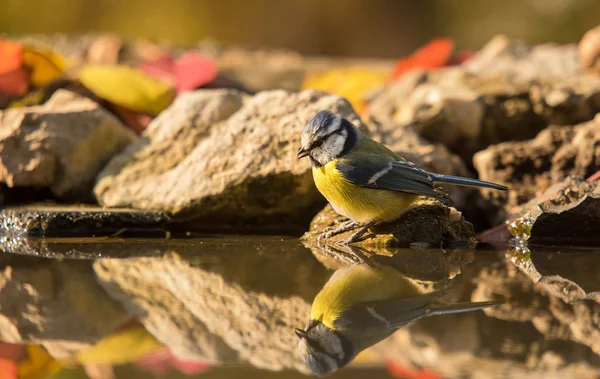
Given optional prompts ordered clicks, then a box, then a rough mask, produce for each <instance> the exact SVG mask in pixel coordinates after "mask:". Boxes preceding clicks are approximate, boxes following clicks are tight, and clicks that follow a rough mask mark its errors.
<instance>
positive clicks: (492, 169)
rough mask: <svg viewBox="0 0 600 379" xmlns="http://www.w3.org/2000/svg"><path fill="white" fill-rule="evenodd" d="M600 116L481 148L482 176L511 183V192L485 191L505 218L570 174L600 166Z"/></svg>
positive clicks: (581, 173) (477, 156)
mask: <svg viewBox="0 0 600 379" xmlns="http://www.w3.org/2000/svg"><path fill="white" fill-rule="evenodd" d="M599 141H600V118H599V117H596V118H594V120H592V121H589V122H586V123H583V124H579V125H575V126H562V127H558V126H552V127H549V128H547V129H545V130H544V131H542V132H540V133H539V134H538V135H537V136H536V137H535V138H534V139H532V140H529V141H523V142H505V143H501V144H498V145H493V146H490V147H489V148H487V149H485V150H483V151H480V152H478V153H477V154H475V156H474V158H473V163H474V164H475V168H476V169H477V171H478V172H479V177H480V178H481V179H483V180H488V181H492V182H496V183H501V184H504V185H506V186H508V187H509V189H510V190H509V191H508V192H507V193H492V192H491V191H488V190H484V191H482V193H483V196H484V197H486V198H487V199H489V200H490V201H491V202H493V203H494V204H496V206H497V207H498V208H499V209H501V211H500V212H499V214H498V215H497V216H496V217H497V218H498V219H503V218H504V217H505V216H506V214H514V213H516V212H517V211H518V209H519V208H518V206H520V205H522V204H524V203H525V202H527V201H529V200H531V199H534V198H536V197H538V196H540V195H541V194H542V193H543V192H544V191H546V190H547V189H548V188H549V187H550V186H551V185H552V184H553V183H558V182H560V181H562V180H563V179H565V178H566V177H567V176H569V175H576V176H581V177H584V178H587V177H589V176H590V175H592V174H594V173H595V172H597V171H598V170H600V154H599V153H598V148H597V145H598V143H599Z"/></svg>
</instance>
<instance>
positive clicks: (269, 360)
mask: <svg viewBox="0 0 600 379" xmlns="http://www.w3.org/2000/svg"><path fill="white" fill-rule="evenodd" d="M256 253H257V252H256V251H248V250H246V251H243V252H242V251H240V252H225V251H224V252H223V253H222V254H195V255H194V256H193V257H189V258H184V257H181V256H179V255H176V254H170V255H167V256H164V257H162V258H134V259H126V260H100V261H97V262H96V264H95V269H96V273H97V275H98V277H99V279H100V280H101V282H102V284H103V286H104V287H105V289H106V290H107V291H108V293H109V294H110V295H111V296H112V297H113V298H115V299H117V300H118V301H120V302H121V303H123V304H124V305H125V307H126V308H127V309H129V310H131V311H133V312H134V313H136V315H137V316H138V317H139V319H140V321H141V322H142V323H143V324H144V326H145V327H146V328H147V329H148V331H149V332H150V333H151V334H153V335H154V336H155V337H156V338H157V339H158V340H159V341H161V342H163V343H164V344H166V345H167V346H168V347H169V348H170V349H171V350H172V351H173V352H174V353H175V354H176V355H177V356H179V357H181V358H188V359H191V358H194V359H199V360H203V361H212V362H232V361H241V362H244V361H246V362H249V363H251V364H253V365H256V366H258V367H262V368H267V369H272V370H281V369H284V368H296V369H300V370H305V368H304V364H303V363H302V362H301V361H300V359H299V357H298V356H297V353H296V346H297V339H296V336H295V335H294V332H293V328H294V327H300V326H302V325H303V324H304V322H306V318H307V316H308V314H309V311H310V302H311V301H312V298H313V297H314V295H315V294H316V293H317V292H318V291H319V289H320V287H321V285H322V284H323V282H324V281H325V279H326V276H327V274H326V272H325V269H324V268H322V267H321V266H320V265H319V263H318V262H317V261H315V260H314V258H312V257H311V256H310V254H308V252H307V251H306V250H305V249H303V248H299V247H296V249H287V250H285V251H275V250H270V251H267V252H265V253H264V254H260V255H257V254H256Z"/></svg>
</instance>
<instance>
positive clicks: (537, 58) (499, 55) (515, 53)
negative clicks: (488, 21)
mask: <svg viewBox="0 0 600 379" xmlns="http://www.w3.org/2000/svg"><path fill="white" fill-rule="evenodd" d="M464 66H465V69H466V70H467V72H469V73H471V74H474V75H496V74H500V75H503V76H518V77H519V78H521V79H537V78H564V77H567V76H572V75H578V74H581V73H582V70H581V68H580V66H579V57H578V53H577V45H575V44H568V45H557V44H541V45H535V46H529V45H527V44H525V43H523V42H521V41H516V40H510V39H509V38H507V37H505V36H502V35H500V36H497V37H495V38H493V39H492V40H491V41H490V42H488V43H487V45H485V46H484V47H483V49H481V50H480V51H479V52H478V53H477V54H475V56H474V57H473V58H472V59H470V60H468V61H467V62H466V63H465V64H464Z"/></svg>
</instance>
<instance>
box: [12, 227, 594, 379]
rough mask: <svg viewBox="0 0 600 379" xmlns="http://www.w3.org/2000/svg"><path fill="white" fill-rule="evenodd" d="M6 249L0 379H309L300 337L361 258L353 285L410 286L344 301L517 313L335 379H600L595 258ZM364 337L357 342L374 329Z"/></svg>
mask: <svg viewBox="0 0 600 379" xmlns="http://www.w3.org/2000/svg"><path fill="white" fill-rule="evenodd" d="M0 248H1V250H2V251H3V253H2V254H1V255H0V266H1V267H0V270H1V271H0V340H1V341H2V344H0V347H1V349H0V364H2V366H0V369H2V370H3V371H2V372H3V373H4V374H3V375H5V376H2V375H0V378H5V377H6V378H9V377H11V376H6V375H7V374H6V373H9V372H14V371H16V372H17V373H18V375H19V376H20V377H30V378H34V377H48V378H86V377H93V378H115V377H116V378H152V377H157V375H158V377H161V375H162V377H168V378H183V377H187V378H189V377H200V376H202V377H206V378H241V377H244V378H253V377H256V378H296V377H298V378H300V377H305V375H307V374H309V370H308V368H307V366H306V365H305V363H304V362H303V360H302V359H301V357H300V354H299V350H298V341H299V338H298V336H297V335H296V333H295V332H294V330H295V329H296V328H300V329H303V328H305V327H306V325H307V323H308V322H309V320H310V316H311V305H312V303H313V300H314V299H315V297H316V296H317V294H319V292H320V291H322V290H323V287H324V285H325V284H326V283H327V281H328V279H329V278H330V277H331V275H332V273H334V272H336V270H349V269H348V267H349V265H352V264H355V263H356V262H357V261H358V260H359V259H357V257H360V259H362V260H363V261H364V262H366V263H364V262H363V263H360V265H355V266H352V267H353V268H352V270H354V267H359V266H360V267H364V269H363V271H364V270H367V271H368V272H371V271H372V272H375V273H377V272H381V271H382V270H387V271H390V270H393V271H394V274H393V275H392V276H393V277H394V278H395V279H393V280H392V279H389V276H378V278H382V279H381V280H380V282H379V283H377V284H376V285H377V286H379V287H374V286H375V284H373V283H369V284H368V285H367V284H365V282H364V281H363V280H362V279H355V276H352V275H351V276H348V277H347V278H346V279H344V283H343V285H341V286H339V287H336V288H340V289H338V290H335V291H347V290H348V288H363V289H364V288H378V290H377V291H372V292H375V293H379V294H381V293H384V292H390V288H393V289H394V291H395V292H394V293H404V295H402V296H403V297H404V298H411V299H412V298H419V296H423V295H427V294H429V293H431V292H433V291H441V292H440V296H439V298H438V297H436V300H435V301H436V302H437V301H441V302H443V303H446V304H453V303H458V302H475V301H487V300H495V301H498V302H502V304H500V305H498V306H496V307H491V308H487V309H485V310H477V311H473V312H468V313H460V314H448V315H435V316H431V317H425V318H422V319H420V320H419V321H416V322H414V323H411V324H410V325H408V326H405V327H403V328H401V329H400V330H399V331H397V332H395V333H393V335H391V336H390V337H389V338H387V339H384V340H383V341H382V342H380V343H378V344H375V345H374V346H372V347H369V348H366V349H365V350H364V351H362V352H361V353H360V354H359V355H358V356H357V357H356V358H355V359H354V360H352V362H351V363H350V364H349V365H348V367H345V368H343V369H341V370H339V371H338V372H337V373H335V374H333V376H332V377H334V378H335V377H338V378H342V377H344V378H366V377H368V378H389V377H394V376H395V377H405V378H443V377H448V378H453V377H481V378H487V377H490V378H501V377H505V378H519V377H528V378H537V377H540V378H542V377H543V378H553V377H556V378H571V377H573V378H588V377H589V378H593V377H598V375H599V374H600V357H599V354H600V321H598V320H600V304H599V301H600V275H599V274H598V272H599V269H598V268H599V267H600V254H599V253H598V252H597V251H593V250H573V249H567V250H565V249H560V248H553V249H536V248H526V247H523V246H519V247H512V248H510V247H507V248H502V249H492V248H489V249H478V250H459V249H457V250H442V249H438V250H431V249H430V250H420V249H385V248H382V249H377V250H369V249H357V248H352V249H351V248H348V247H341V246H324V245H319V244H318V243H316V242H314V243H303V242H301V241H300V240H298V239H296V238H291V237H250V236H205V235H200V236H191V237H190V238H186V239H133V238H127V239H119V238H89V239H81V238H79V239H69V238H58V239H23V238H9V237H3V238H2V239H0ZM399 283H402V284H399ZM405 285H406V286H409V287H410V290H406V291H405V290H403V289H402V290H400V288H401V286H405ZM335 291H334V292H335ZM361 291H362V290H361ZM402 291H404V292H402ZM329 296H331V295H329ZM333 296H334V297H335V294H334V295H333ZM375 300H379V301H382V299H375ZM326 303H327V302H326ZM331 303H332V304H333V303H334V301H333V300H332V301H331ZM353 305H354V304H353ZM375 309H376V310H377V311H380V310H381V309H382V308H375ZM380 313H381V312H380ZM380 313H377V314H378V316H381V314H384V313H381V314H380ZM384 315H385V314H384ZM409 319H410V317H409ZM383 324H386V323H385V322H383V323H382V325H383ZM353 325H354V326H353V328H354V330H353V331H352V332H353V333H359V332H360V333H363V332H364V331H365V330H372V329H373V327H374V326H373V325H371V329H369V328H368V327H367V326H368V325H366V324H365V325H361V326H357V324H356V323H355V324H353ZM388 326H389V325H388ZM382 327H383V326H382ZM389 334H391V333H389ZM383 335H385V333H383V334H382V336H383ZM381 338H383V337H381ZM375 339H377V338H375ZM375 342H376V341H375ZM375 342H373V343H375ZM322 346H323V345H319V347H322ZM11 370H13V371H11ZM10 375H13V376H12V377H14V373H13V374H10Z"/></svg>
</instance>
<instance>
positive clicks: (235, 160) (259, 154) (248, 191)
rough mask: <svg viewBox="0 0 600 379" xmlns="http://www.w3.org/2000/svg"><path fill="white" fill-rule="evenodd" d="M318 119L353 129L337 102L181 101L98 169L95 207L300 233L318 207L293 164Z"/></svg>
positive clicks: (306, 178) (215, 97)
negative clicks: (291, 228) (320, 114)
mask: <svg viewBox="0 0 600 379" xmlns="http://www.w3.org/2000/svg"><path fill="white" fill-rule="evenodd" d="M321 109H329V110H332V111H335V112H337V113H339V114H340V115H341V116H343V117H346V118H349V119H350V120H351V121H353V122H356V123H357V125H361V123H360V120H359V119H358V117H357V116H356V115H355V113H354V111H353V110H352V108H351V107H350V105H349V104H348V103H347V102H346V101H345V100H343V99H341V98H339V97H337V96H333V95H326V94H323V93H320V92H315V91H304V92H301V93H297V94H292V93H287V92H284V91H272V92H263V93H261V94H258V95H256V96H254V97H247V96H245V95H243V94H241V93H239V92H235V91H226V90H215V91H210V90H201V91H196V92H192V93H188V94H184V95H183V96H180V97H179V98H178V99H177V100H176V101H175V103H174V104H173V105H172V106H171V107H170V108H168V109H167V110H165V111H164V112H163V113H161V115H160V116H159V117H158V118H156V119H155V120H154V121H153V122H152V124H151V125H150V126H149V127H148V129H146V131H145V132H144V135H143V138H141V139H140V141H139V142H138V143H135V144H133V145H132V146H130V147H129V148H128V149H126V150H125V152H124V153H123V154H121V155H119V156H117V157H115V158H114V159H113V160H112V161H111V162H110V163H109V164H108V166H107V167H106V168H105V169H104V171H103V172H102V173H101V174H100V176H99V181H98V184H97V185H96V188H95V193H96V195H97V197H98V200H99V202H100V203H101V204H102V205H106V206H113V207H114V206H133V207H134V208H139V209H150V210H160V211H165V212H168V213H171V214H175V215H177V216H181V217H187V218H193V219H200V220H199V221H198V223H199V224H201V223H202V222H205V223H206V224H209V225H211V226H215V225H219V224H220V223H219V222H221V223H225V224H234V223H238V224H239V223H244V221H246V222H249V220H251V221H252V222H254V223H256V224H261V223H262V224H273V223H276V224H281V225H285V224H286V223H287V224H294V223H296V224H300V223H302V222H303V221H304V220H305V219H307V218H308V217H310V216H312V215H313V214H314V211H316V209H318V207H319V206H320V205H321V204H323V203H322V197H321V196H320V195H319V193H318V191H317V190H316V188H315V186H314V184H313V180H312V176H311V173H310V165H309V162H308V161H300V160H298V159H297V158H296V153H297V151H298V148H299V145H300V142H299V139H300V133H301V129H302V127H303V126H304V124H305V123H306V122H307V121H308V120H309V119H310V118H311V117H312V116H313V115H314V114H315V113H316V112H317V111H318V110H321ZM306 221H307V220H306Z"/></svg>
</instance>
